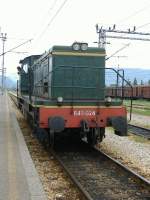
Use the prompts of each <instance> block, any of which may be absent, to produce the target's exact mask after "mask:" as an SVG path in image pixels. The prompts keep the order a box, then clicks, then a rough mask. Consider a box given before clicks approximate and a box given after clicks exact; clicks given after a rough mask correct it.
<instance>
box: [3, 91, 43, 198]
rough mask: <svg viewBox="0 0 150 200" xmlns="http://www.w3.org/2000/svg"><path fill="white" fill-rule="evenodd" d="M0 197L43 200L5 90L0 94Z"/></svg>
mask: <svg viewBox="0 0 150 200" xmlns="http://www.w3.org/2000/svg"><path fill="white" fill-rule="evenodd" d="M0 200H46V197H45V194H44V191H43V188H42V184H41V182H40V179H39V177H38V174H37V172H36V169H35V167H34V164H33V162H32V159H31V157H30V155H29V152H28V149H27V146H26V144H25V141H24V138H23V136H22V133H21V130H20V128H19V126H18V123H17V119H16V116H15V114H14V112H13V110H12V108H11V104H10V99H9V97H8V95H7V94H4V95H1V94H0Z"/></svg>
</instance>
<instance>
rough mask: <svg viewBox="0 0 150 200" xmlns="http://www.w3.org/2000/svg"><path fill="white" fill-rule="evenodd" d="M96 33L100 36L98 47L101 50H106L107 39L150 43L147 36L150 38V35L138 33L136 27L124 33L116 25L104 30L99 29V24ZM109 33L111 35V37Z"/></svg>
mask: <svg viewBox="0 0 150 200" xmlns="http://www.w3.org/2000/svg"><path fill="white" fill-rule="evenodd" d="M96 32H97V34H98V47H100V48H105V46H106V38H114V39H128V40H142V41H150V38H147V36H150V33H143V32H136V27H135V26H134V27H133V28H132V29H131V28H129V29H127V30H126V31H124V30H117V29H116V25H115V24H114V25H113V27H109V28H103V26H101V27H99V26H98V24H96ZM107 33H109V35H108V34H107ZM126 35H129V36H126ZM141 36H142V37H141Z"/></svg>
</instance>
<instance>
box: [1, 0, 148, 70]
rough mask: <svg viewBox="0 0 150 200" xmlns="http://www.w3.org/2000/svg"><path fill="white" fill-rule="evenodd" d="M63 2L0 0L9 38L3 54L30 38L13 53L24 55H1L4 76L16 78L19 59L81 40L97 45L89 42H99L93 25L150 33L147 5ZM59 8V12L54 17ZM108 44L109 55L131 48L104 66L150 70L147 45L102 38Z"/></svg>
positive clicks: (116, 0) (140, 1)
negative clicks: (3, 64)
mask: <svg viewBox="0 0 150 200" xmlns="http://www.w3.org/2000/svg"><path fill="white" fill-rule="evenodd" d="M63 2H65V0H13V1H12V0H5V1H2V0H0V27H1V32H4V33H5V32H6V33H7V37H8V39H7V41H6V43H5V50H9V49H11V48H12V47H15V46H17V45H19V44H21V43H23V42H25V41H27V40H28V39H30V38H32V39H33V40H32V42H31V43H30V42H29V43H27V44H26V45H24V46H22V47H20V48H18V49H16V50H15V51H17V52H27V53H26V54H18V53H7V54H6V56H5V67H6V68H7V73H15V72H16V67H17V66H18V63H19V60H20V59H22V58H24V57H25V56H28V55H31V54H41V53H43V52H44V51H46V50H48V49H49V48H50V47H51V46H53V45H56V44H57V45H58V44H61V45H71V44H72V43H73V42H74V41H85V42H88V43H89V45H90V46H93V45H96V44H94V43H93V42H95V41H97V39H98V35H97V34H96V30H95V24H96V23H99V24H100V25H103V26H104V27H108V26H111V25H113V24H116V28H117V29H121V30H127V29H128V28H132V27H133V26H134V25H135V26H136V27H140V26H141V28H139V29H137V31H141V32H149V33H150V1H148V0H132V1H131V0H126V1H121V0H105V1H101V0H92V1H91V0H68V1H66V2H65V4H64V5H63ZM61 5H63V7H62V9H61V10H60V12H58V9H59V8H60V6H61ZM57 12H58V13H57ZM145 24H147V25H145ZM143 25H144V26H143ZM149 38H150V37H149ZM107 42H109V44H107V46H106V50H107V55H108V56H110V55H111V54H113V52H115V51H117V50H118V49H119V48H122V47H123V46H125V45H126V44H128V43H130V45H129V46H128V47H127V48H125V49H124V50H123V51H121V52H119V53H118V54H116V56H123V57H120V58H119V59H118V57H113V58H111V59H110V60H109V61H108V62H107V66H114V67H116V66H118V65H119V66H120V67H123V68H129V67H134V68H143V69H144V68H149V69H150V60H149V57H150V42H144V41H138V42H137V41H129V40H116V39H107ZM0 52H2V42H1V41H0ZM0 59H1V58H0ZM0 64H1V60H0Z"/></svg>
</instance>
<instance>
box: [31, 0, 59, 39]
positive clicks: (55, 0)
mask: <svg viewBox="0 0 150 200" xmlns="http://www.w3.org/2000/svg"><path fill="white" fill-rule="evenodd" d="M57 1H58V0H54V1H53V3H52V4H51V6H50V8H49V9H48V11H47V13H46V14H45V15H44V17H43V19H42V22H41V24H43V23H44V22H45V18H46V16H47V15H49V13H50V12H51V11H52V10H53V9H54V7H55V5H56V3H57ZM36 36H38V34H37V33H35V34H34V38H36Z"/></svg>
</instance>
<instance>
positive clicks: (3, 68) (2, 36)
mask: <svg viewBox="0 0 150 200" xmlns="http://www.w3.org/2000/svg"><path fill="white" fill-rule="evenodd" d="M6 36H7V34H6V33H1V36H0V38H1V39H2V69H1V72H2V77H1V80H2V84H1V86H2V94H3V93H4V89H5V72H6V68H5V67H4V55H5V54H4V51H5V42H6V39H7V37H6Z"/></svg>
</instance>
